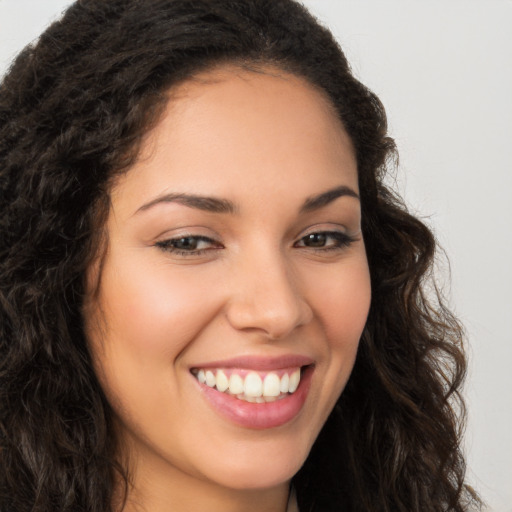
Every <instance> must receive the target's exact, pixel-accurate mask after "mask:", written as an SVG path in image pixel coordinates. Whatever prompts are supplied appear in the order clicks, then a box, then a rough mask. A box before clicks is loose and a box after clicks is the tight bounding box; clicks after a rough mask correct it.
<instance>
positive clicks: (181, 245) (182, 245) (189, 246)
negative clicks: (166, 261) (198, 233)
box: [170, 236, 200, 251]
mask: <svg viewBox="0 0 512 512" xmlns="http://www.w3.org/2000/svg"><path fill="white" fill-rule="evenodd" d="M170 242H171V245H172V246H173V247H174V248H175V249H180V250H182V251H195V250H196V249H197V246H198V245H199V242H200V240H199V239H198V238H197V237H193V236H186V237H184V238H178V239H176V240H170Z"/></svg>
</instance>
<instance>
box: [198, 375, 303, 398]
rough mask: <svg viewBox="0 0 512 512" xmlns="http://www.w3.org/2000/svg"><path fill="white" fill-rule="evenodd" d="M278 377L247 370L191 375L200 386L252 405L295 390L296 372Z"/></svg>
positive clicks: (298, 379) (297, 377)
mask: <svg viewBox="0 0 512 512" xmlns="http://www.w3.org/2000/svg"><path fill="white" fill-rule="evenodd" d="M230 373H231V374H230ZM279 373H281V376H279V375H278V373H277V372H268V373H267V372H255V371H248V370H238V371H237V370H227V371H226V370H221V369H212V370H198V371H197V372H196V371H194V372H193V374H194V375H195V377H196V378H197V380H198V381H199V382H200V383H201V384H206V385H207V386H209V387H211V388H216V389H217V391H220V392H222V393H228V394H230V395H234V396H236V397H237V398H239V399H240V400H245V401H246V402H252V403H266V402H274V401H275V400H280V399H281V398H284V397H285V396H286V395H287V394H288V393H294V392H295V391H296V390H297V388H298V386H299V383H300V368H296V369H295V370H293V371H291V370H289V371H284V372H283V371H281V372H279ZM244 376H245V377H244Z"/></svg>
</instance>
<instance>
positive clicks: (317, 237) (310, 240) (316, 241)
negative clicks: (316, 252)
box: [306, 233, 326, 247]
mask: <svg viewBox="0 0 512 512" xmlns="http://www.w3.org/2000/svg"><path fill="white" fill-rule="evenodd" d="M325 241H326V236H325V234H323V233H313V234H311V235H308V236H307V238H306V242H307V245H309V246H310V247H323V246H324V245H325Z"/></svg>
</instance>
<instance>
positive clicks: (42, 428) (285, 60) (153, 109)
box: [0, 0, 478, 512]
mask: <svg viewBox="0 0 512 512" xmlns="http://www.w3.org/2000/svg"><path fill="white" fill-rule="evenodd" d="M225 63H231V64H235V65H238V66H249V67H251V66H258V65H272V66H274V67H277V68H280V69H282V70H284V71H287V72H290V73H293V74H295V75H298V76H300V77H303V78H305V79H306V80H308V81H309V82H310V83H311V84H313V85H314V86H315V87H317V88H319V89H320V90H321V91H323V92H324V93H325V94H326V95H327V97H328V98H329V99H330V100H331V102H332V104H333V105H334V107H335V109H336V111H337V113H338V114H339V117H340V119H341V120H342V123H343V125H344V127H345V129H346V130H347V133H348V134H349V136H350V138H351V140H352V142H353V145H354V148H355V153H356V157H357V164H358V176H359V184H360V191H361V204H362V219H363V235H364V239H365V245H366V248H367V255H368V261H369V267H370V273H371V281H372V303H371V308H370V313H369V317H368V320H367V325H366V327H365V330H364V333H363V336H362V340H361V344H360V348H359V352H358V356H357V360H356V363H355V367H354V370H353V373H352V375H351V378H350V380H349V383H348V384H347V387H346V389H345V390H344V392H343V393H342V395H341V397H340V398H339V400H338V403H337V404H336V406H335V408H334V410H333V411H332V414H331V415H330V417H329V419H328V421H327V423H326V425H325V427H324V428H323V430H322V432H321V433H320V435H319V437H318V439H317V441H316V443H315V445H314V446H313V449H312V451H311V453H310V455H309V457H308V459H307V460H306V462H305V464H304V466H303V467H302V468H301V470H300V471H299V473H298V474H297V475H296V476H295V477H294V485H295V488H296V491H297V497H298V502H299V507H300V510H301V511H304V512H309V511H328V510H347V511H353V512H357V511H382V512H384V511H386V512H391V511H392V512H420V511H421V512H430V511H432V512H434V511H435V512H441V511H454V512H462V511H465V510H468V507H469V506H470V503H474V504H477V503H478V499H477V498H476V496H475V495H474V494H473V493H472V492H470V489H469V488H468V487H467V486H465V483H464V471H465V467H464V459H463V456H462V453H461V449H460V437H461V429H462V425H463V419H464V405H463V401H462V399H461V396H460V386H461V384H462V381H463V377H464V374H465V359H464V355H463V352H462V349H461V343H462V333H461V328H460V326H459V324H458V322H457V320H456V319H455V318H454V316H453V315H452V314H451V313H450V312H449V311H448V310H447V309H446V307H445V306H444V304H443V301H442V298H441V296H440V294H439V293H436V289H435V287H434V288H433V289H432V288H430V289H429V288H427V285H428V283H430V282H431V280H430V278H431V269H432V265H433V260H434V255H435V240H434V237H433V235H432V233H431V232H430V230H429V229H428V228H427V227H426V226H425V225H424V224H423V223H422V222H420V221H419V220H418V219H416V218H415V217H414V216H412V215H411V214H409V213H408V211H407V209H406V207H405V206H404V204H403V203H402V202H401V200H400V199H399V198H398V197H397V196H396V195H395V194H394V193H393V192H391V191H390V190H389V189H388V188H387V187H386V186H385V184H384V177H385V175H386V168H387V166H389V163H390V162H392V161H394V158H395V156H396V150H395V146H394V143H393V141H392V139H390V138H389V137H388V135H387V126H386V116H385V112H384V109H383V107H382V105H381V103H380V101H379V100H378V98H377V97H376V96H375V95H374V94H373V93H372V92H371V91H369V90H368V89H367V88H366V87H365V86H363V85H362V84H361V83H360V82H359V81H358V80H356V79H355V78H354V76H353V75H352V74H351V71H350V68H349V65H348V63H347V61H346V59H345V56H344V55H343V53H342V51H341V49H340V48H339V46H338V45H337V43H336V42H335V40H334V38H333V36H332V35H331V34H330V32H329V31H328V30H327V29H325V28H324V27H322V26H321V25H320V24H319V23H318V22H317V21H316V20H315V19H314V18H313V17H312V16H311V15H310V14H309V13H308V12H307V10H306V9H305V8H304V7H302V6H301V5H299V4H298V3H296V2H295V1H294V0H228V1H226V0H194V1H189V0H109V1H108V2H106V1H104V0H78V1H77V2H76V3H75V4H73V5H72V6H71V7H70V8H69V9H68V10H67V12H66V13H65V15H64V16H63V18H62V19H61V20H60V21H57V22H55V23H54V24H52V25H51V26H50V27H49V28H48V29H47V30H46V31H45V32H44V33H43V34H42V36H41V37H40V38H39V40H38V41H37V42H36V43H35V44H33V45H30V46H28V47H27V48H25V50H24V51H23V52H22V53H21V54H20V55H19V56H18V58H17V59H16V60H15V62H14V63H13V65H12V66H11V68H10V70H9V72H8V73H7V75H6V76H5V77H4V79H3V82H2V84H1V85H0V458H1V463H0V510H1V511H2V512H14V511H16V512H24V511H27V512H28V511H31V512H49V511H79V510H83V511H88V512H100V511H101V512H105V511H108V510H113V504H112V503H113V496H114V493H115V490H116V488H117V487H118V483H119V479H120V478H125V482H126V478H127V477H126V476H124V470H123V468H122V467H120V466H119V464H118V463H117V462H116V452H117V450H116V439H115V435H114V433H113V427H112V411H111V409H110V406H109V404H108V402H107V400H106V398H105V396H104V394H103V392H102V389H101V387H100V385H99V383H98V380H97V378H96V376H95V374H94V372H93V370H92V363H91V356H90V354H89V351H88V345H87V340H86V339H85V336H84V331H83V320H82V308H83V303H84V297H85V284H84V275H85V272H86V270H87V269H88V268H89V266H90V265H91V262H92V260H93V258H94V257H95V256H97V254H98V251H99V249H100V247H101V241H102V236H103V235H102V232H103V227H104V224H105V220H106V216H107V215H108V211H109V191H110V188H111V184H112V180H113V179H114V177H115V176H117V175H119V174H120V173H123V172H126V171H128V170H129V168H130V165H131V164H132V163H133V162H134V159H135V158H136V156H137V152H138V150H139V147H140V143H141V140H142V138H143V136H144V134H146V133H147V132H148V130H149V129H150V128H151V127H153V126H154V125H155V124H156V122H157V121H158V119H159V117H160V115H161V113H162V111H163V108H164V106H165V103H166V101H167V96H166V92H167V91H168V90H169V88H171V87H173V86H175V85H177V84H179V83H181V82H183V81H185V80H187V79H188V78H191V77H193V76H194V75H195V74H197V73H198V72H201V71H205V70H208V69H211V68H213V67H217V66H221V65H222V64H225Z"/></svg>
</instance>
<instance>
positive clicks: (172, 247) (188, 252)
mask: <svg viewBox="0 0 512 512" xmlns="http://www.w3.org/2000/svg"><path fill="white" fill-rule="evenodd" d="M313 237H323V243H324V245H320V246H316V247H315V246H308V245H299V244H301V243H303V244H304V242H305V241H306V240H308V239H309V240H310V241H311V240H312V239H313ZM329 239H332V240H333V241H334V243H331V244H329V245H327V243H328V241H329ZM356 240H357V239H356V238H354V237H352V236H350V235H347V234H346V233H342V232H340V231H315V232H313V233H309V234H307V235H305V236H303V237H302V238H300V239H299V240H298V241H297V242H295V244H294V245H293V246H294V247H297V248H303V249H312V250H313V251H315V252H321V253H326V252H330V251H339V250H342V249H344V248H346V247H348V246H350V245H351V244H352V243H353V242H355V241H356ZM185 241H188V242H192V245H195V246H196V247H197V244H198V243H200V242H205V243H207V244H209V245H210V246H213V247H208V248H206V249H197V248H191V249H183V248H179V247H178V244H180V243H183V242H185ZM320 242H322V239H321V240H320ZM155 246H156V247H158V248H160V249H162V250H163V251H166V252H169V253H171V254H174V255H176V256H182V257H194V256H195V257H197V256H203V255H204V254H206V253H207V252H208V251H212V250H217V249H222V248H223V247H222V245H221V244H220V243H218V242H216V241H215V240H213V239H211V238H208V237H206V236H201V235H187V236H181V237H177V238H170V239H168V240H162V241H159V242H156V244H155Z"/></svg>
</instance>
